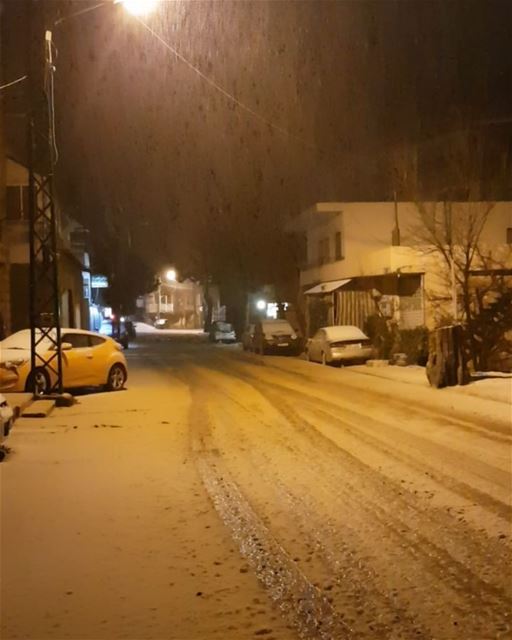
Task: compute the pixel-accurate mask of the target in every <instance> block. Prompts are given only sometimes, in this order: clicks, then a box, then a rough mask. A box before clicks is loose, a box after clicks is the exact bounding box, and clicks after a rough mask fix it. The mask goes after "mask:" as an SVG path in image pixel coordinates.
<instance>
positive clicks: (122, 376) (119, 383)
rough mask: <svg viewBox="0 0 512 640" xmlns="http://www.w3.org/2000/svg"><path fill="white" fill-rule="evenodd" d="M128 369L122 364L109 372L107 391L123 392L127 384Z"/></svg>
mask: <svg viewBox="0 0 512 640" xmlns="http://www.w3.org/2000/svg"><path fill="white" fill-rule="evenodd" d="M126 378H127V376H126V369H125V368H124V367H123V365H121V364H115V365H113V366H112V367H111V369H110V371H109V372H108V379H107V389H108V390H109V391H121V389H122V388H123V387H124V385H125V382H126Z"/></svg>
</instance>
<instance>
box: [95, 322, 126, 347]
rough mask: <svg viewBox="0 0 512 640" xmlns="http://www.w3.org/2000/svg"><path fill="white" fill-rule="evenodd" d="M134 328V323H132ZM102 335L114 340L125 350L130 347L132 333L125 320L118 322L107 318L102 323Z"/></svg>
mask: <svg viewBox="0 0 512 640" xmlns="http://www.w3.org/2000/svg"><path fill="white" fill-rule="evenodd" d="M130 324H131V325H132V327H133V323H130ZM100 333H101V334H102V335H104V336H108V337H109V338H113V339H114V340H116V342H119V344H121V345H122V346H123V347H124V348H125V349H128V347H129V345H130V337H131V336H130V332H129V329H128V327H127V325H126V321H125V319H124V318H121V320H119V322H116V321H115V320H114V319H113V318H107V319H105V320H103V321H102V323H101V327H100Z"/></svg>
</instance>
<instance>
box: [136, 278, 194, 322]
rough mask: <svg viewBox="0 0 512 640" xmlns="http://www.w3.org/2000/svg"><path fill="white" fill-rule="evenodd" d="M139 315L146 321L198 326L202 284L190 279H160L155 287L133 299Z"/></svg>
mask: <svg viewBox="0 0 512 640" xmlns="http://www.w3.org/2000/svg"><path fill="white" fill-rule="evenodd" d="M137 307H138V310H139V314H140V315H142V316H143V317H144V319H145V320H146V321H148V322H150V323H152V324H153V323H155V322H156V321H157V320H160V321H162V324H163V323H164V322H165V325H166V326H168V327H169V328H176V329H202V328H203V325H204V313H203V307H204V305H203V287H202V285H201V284H199V283H197V282H193V281H192V280H185V281H183V282H178V281H173V282H165V281H162V282H161V283H160V284H159V286H158V288H157V289H156V290H155V291H152V292H151V293H148V294H146V295H144V296H141V297H140V298H139V299H138V300H137Z"/></svg>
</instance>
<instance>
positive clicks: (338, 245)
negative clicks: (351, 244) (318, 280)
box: [334, 231, 345, 260]
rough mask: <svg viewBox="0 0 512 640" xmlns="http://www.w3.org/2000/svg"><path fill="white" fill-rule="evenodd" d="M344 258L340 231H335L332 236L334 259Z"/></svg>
mask: <svg viewBox="0 0 512 640" xmlns="http://www.w3.org/2000/svg"><path fill="white" fill-rule="evenodd" d="M344 257H345V256H344V255H343V238H342V236H341V231H336V233H335V234H334V259H335V260H343V258H344Z"/></svg>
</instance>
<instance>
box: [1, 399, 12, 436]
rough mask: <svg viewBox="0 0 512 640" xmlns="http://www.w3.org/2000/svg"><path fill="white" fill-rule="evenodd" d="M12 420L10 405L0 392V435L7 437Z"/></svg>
mask: <svg viewBox="0 0 512 640" xmlns="http://www.w3.org/2000/svg"><path fill="white" fill-rule="evenodd" d="M13 421H14V412H13V410H12V407H10V406H9V403H8V402H7V400H6V399H5V396H3V395H2V394H1V393H0V435H3V436H4V437H7V436H8V435H9V431H10V430H11V427H12V423H13ZM0 440H1V438H0Z"/></svg>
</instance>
